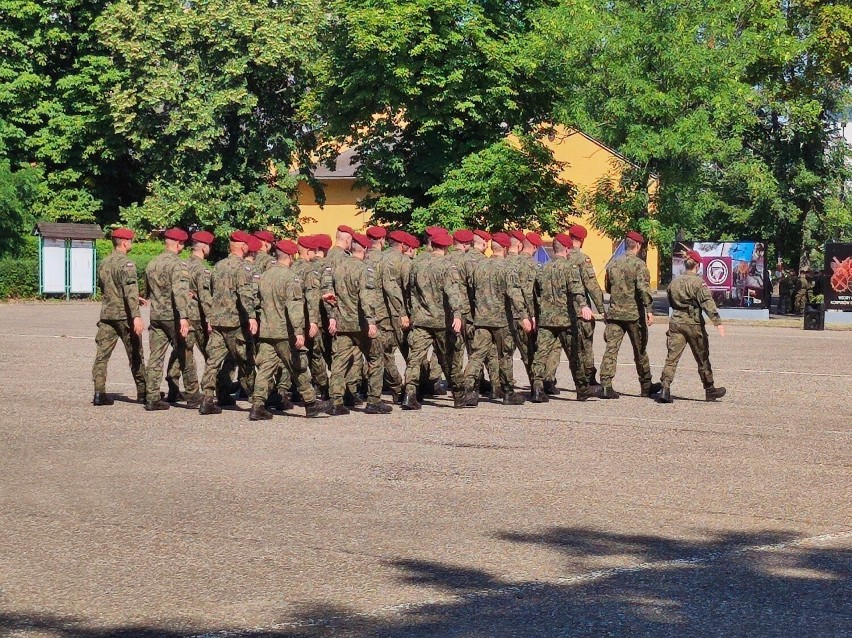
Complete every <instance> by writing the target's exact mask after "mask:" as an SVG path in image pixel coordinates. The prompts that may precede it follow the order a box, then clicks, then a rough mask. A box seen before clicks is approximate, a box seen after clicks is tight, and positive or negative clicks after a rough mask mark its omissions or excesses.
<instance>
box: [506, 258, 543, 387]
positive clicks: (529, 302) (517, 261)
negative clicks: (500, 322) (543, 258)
mask: <svg viewBox="0 0 852 638" xmlns="http://www.w3.org/2000/svg"><path fill="white" fill-rule="evenodd" d="M506 260H507V261H508V263H509V267H510V268H511V269H512V270H513V271H514V276H513V281H514V284H513V285H514V287H515V291H514V292H513V294H514V295H515V296H516V298H517V299H520V300H523V305H522V306H521V307H520V308H518V309H517V312H516V315H517V318H516V319H515V321H513V322H512V336H513V337H514V340H515V346H517V348H518V351H519V352H520V354H521V361H522V362H523V364H524V369H525V370H526V371H527V379H529V382H530V385H532V380H533V372H532V366H533V359H534V358H535V349H536V332H535V331H534V330H533V331H531V332H524V328H523V326H522V325H521V322H522V321H523V320H524V319H528V320H529V321H530V322H532V321H533V320H534V319H535V299H534V296H533V295H534V288H535V281H536V276H537V275H538V271H539V270H540V267H539V265H538V264H537V263H536V262H535V260H534V259H533V258H532V255H528V254H526V253H519V254H517V255H512V256H510V257H507V258H506Z"/></svg>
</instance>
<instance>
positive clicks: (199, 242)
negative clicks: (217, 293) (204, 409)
mask: <svg viewBox="0 0 852 638" xmlns="http://www.w3.org/2000/svg"><path fill="white" fill-rule="evenodd" d="M214 239H215V238H214V237H213V234H212V233H208V232H207V231H206V230H200V231H198V232H195V233H193V234H192V253H191V254H190V256H189V257H187V259H186V261H184V263H183V277H184V279H185V280H186V284H187V292H188V297H189V298H188V301H187V318H188V319H189V334H187V335H186V339H185V342H186V358H187V359H192V361H193V362H194V361H195V348H196V347H197V348H198V349H199V350H200V351H201V355H202V356H203V357H204V361H207V337H208V334H209V329H210V325H209V323H208V322H207V317H209V316H210V313H211V312H212V310H213V297H212V295H211V292H210V277H211V274H212V269H211V267H210V264H208V263H207V261H206V259H207V256H208V255H209V254H210V247H211V245H212V244H213V240H214ZM167 369H168V373H167V377H166V381H167V382H168V384H169V394H168V396H167V397H166V401H168V402H169V403H174V402H175V401H177V400H178V398H179V396H180V388H179V386H178V382H179V381H180V377H181V365H180V361H178V357H177V353H176V351H175V350H174V349H173V350H172V354H171V356H170V357H169V364H168V366H167Z"/></svg>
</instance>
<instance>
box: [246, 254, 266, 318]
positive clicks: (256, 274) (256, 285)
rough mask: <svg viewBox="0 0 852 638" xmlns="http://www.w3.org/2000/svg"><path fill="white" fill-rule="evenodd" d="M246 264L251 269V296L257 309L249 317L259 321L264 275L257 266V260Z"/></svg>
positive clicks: (247, 261)
mask: <svg viewBox="0 0 852 638" xmlns="http://www.w3.org/2000/svg"><path fill="white" fill-rule="evenodd" d="M245 263H246V265H248V266H249V268H251V271H250V273H251V294H252V296H253V297H254V308H256V311H255V313H254V314H249V317H254V318H255V319H257V313H258V312H260V276H261V275H262V274H263V271H262V270H261V268H260V266H258V265H257V261H256V260H255V261H249V260H248V259H246V260H245Z"/></svg>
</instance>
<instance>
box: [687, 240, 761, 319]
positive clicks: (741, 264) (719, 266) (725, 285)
mask: <svg viewBox="0 0 852 638" xmlns="http://www.w3.org/2000/svg"><path fill="white" fill-rule="evenodd" d="M687 250H694V251H696V252H697V253H698V254H699V255H701V265H700V266H699V268H698V274H699V275H701V277H702V278H703V279H704V283H706V284H707V287H708V288H709V289H710V290H711V292H712V294H713V300H714V301H715V302H716V305H717V306H718V307H719V308H741V309H746V310H748V309H751V310H768V309H769V299H770V291H769V286H768V285H767V284H768V282H769V273H768V272H767V270H766V259H765V257H766V244H765V243H764V242H762V241H737V242H709V241H696V242H692V241H685V242H676V243H675V244H674V247H673V250H672V277H677V276H678V275H680V274H682V273H683V272H684V271H685V270H686V266H684V254H685V252H686V251H687Z"/></svg>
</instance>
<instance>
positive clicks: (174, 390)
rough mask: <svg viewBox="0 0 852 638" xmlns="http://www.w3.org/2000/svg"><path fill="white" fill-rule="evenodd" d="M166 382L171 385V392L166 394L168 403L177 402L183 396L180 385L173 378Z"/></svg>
mask: <svg viewBox="0 0 852 638" xmlns="http://www.w3.org/2000/svg"><path fill="white" fill-rule="evenodd" d="M166 384H167V385H168V386H169V392H168V394H166V403H177V402H178V401H179V400H180V399H181V398H182V397H181V394H180V387H178V384H177V383H175V382H174V381H173V380H172V379H169V378H167V379H166Z"/></svg>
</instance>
